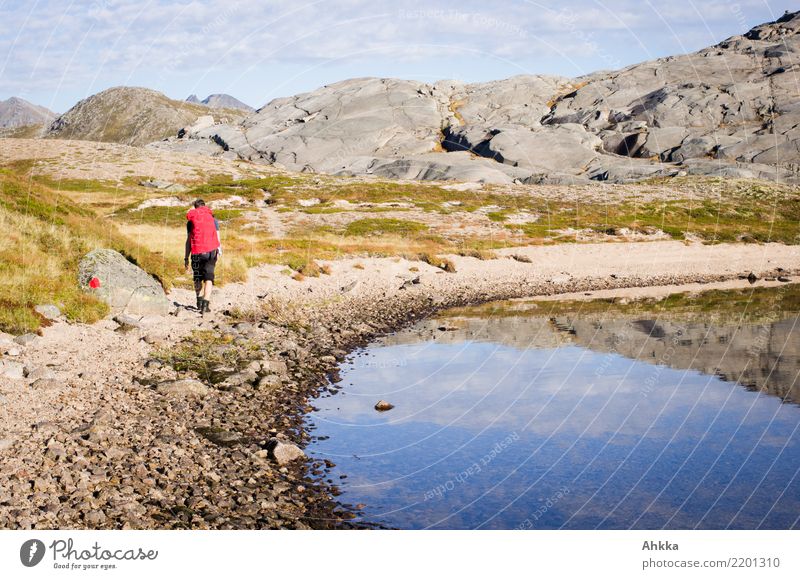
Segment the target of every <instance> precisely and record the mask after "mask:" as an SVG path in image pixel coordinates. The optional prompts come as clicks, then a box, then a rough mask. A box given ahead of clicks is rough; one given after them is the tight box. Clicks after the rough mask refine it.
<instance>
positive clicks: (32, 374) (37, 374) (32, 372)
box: [25, 366, 56, 382]
mask: <svg viewBox="0 0 800 579" xmlns="http://www.w3.org/2000/svg"><path fill="white" fill-rule="evenodd" d="M25 370H26V373H25V377H26V378H27V379H28V380H31V381H34V382H35V381H36V380H40V379H46V380H55V377H56V373H55V372H53V371H52V370H51V369H50V368H48V367H47V366H39V367H37V368H31V369H28V368H26V369H25Z"/></svg>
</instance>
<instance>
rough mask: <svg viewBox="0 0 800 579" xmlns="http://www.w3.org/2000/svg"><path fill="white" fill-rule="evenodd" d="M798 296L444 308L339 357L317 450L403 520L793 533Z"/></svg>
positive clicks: (797, 484)
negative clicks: (383, 407) (388, 406)
mask: <svg viewBox="0 0 800 579" xmlns="http://www.w3.org/2000/svg"><path fill="white" fill-rule="evenodd" d="M781 291H782V292H783V293H778V292H781ZM794 291H796V290H795V289H792V290H791V292H794ZM791 292H789V293H787V292H786V290H759V291H756V292H755V293H753V290H747V291H739V292H716V293H715V294H713V295H711V294H709V296H706V295H703V296H701V297H697V298H695V297H687V296H679V297H675V298H670V299H669V300H661V301H653V302H636V303H634V304H620V302H619V301H616V302H613V303H612V301H607V302H589V303H588V304H587V303H578V302H576V303H572V304H558V303H554V302H538V303H537V302H506V303H501V304H490V305H488V306H483V307H480V308H473V309H462V310H458V311H453V312H448V313H446V314H444V315H443V316H442V317H440V318H438V319H434V320H427V321H424V322H421V323H420V324H418V325H416V326H414V327H413V328H410V329H408V330H404V331H402V332H399V333H397V334H394V335H391V336H388V337H385V338H382V339H380V340H378V341H376V342H375V343H373V344H371V345H370V346H369V347H367V348H365V349H363V350H361V351H358V352H356V353H355V354H354V355H353V356H352V357H351V359H350V360H349V361H347V362H346V363H345V364H343V366H342V372H341V376H342V382H341V383H340V384H339V386H341V391H340V392H338V393H336V394H334V395H330V396H325V397H322V398H319V399H318V400H317V401H316V402H315V404H316V406H317V407H318V410H317V411H315V412H313V413H312V414H310V415H309V416H308V421H309V423H310V426H311V427H312V428H314V431H313V433H314V435H315V437H316V438H315V441H314V442H313V443H312V444H311V445H310V447H309V449H308V451H309V453H310V454H311V455H312V456H313V457H315V458H319V459H328V460H330V461H333V462H334V463H336V467H334V468H333V470H332V472H331V473H330V474H329V475H328V476H330V477H331V478H332V479H333V480H335V481H336V482H337V484H338V483H340V489H341V491H342V495H341V496H339V500H341V501H342V502H344V503H349V504H351V505H355V504H361V505H363V508H362V513H363V518H364V519H365V520H368V521H372V522H377V523H382V524H384V525H386V526H390V527H397V528H413V529H419V528H437V529H476V528H481V529H560V528H564V529H629V528H639V529H641V528H646V529H653V528H657V529H660V528H674V529H693V528H701V529H724V528H737V529H738V528H743V529H757V528H764V529H789V528H797V527H798V526H800V430H799V428H800V408H799V407H798V405H797V402H798V401H800V386H798V384H797V380H798V373H800V317H798V314H797V313H796V311H795V312H793V311H790V310H794V309H796V308H794V307H792V306H793V304H794V303H795V301H794V300H792V299H788V297H787V296H789V297H790V294H791ZM381 399H383V400H386V401H389V402H391V403H392V404H394V406H395V407H394V409H392V410H391V411H388V412H377V411H376V410H375V409H374V405H375V403H376V402H377V401H378V400H381ZM340 477H342V478H340Z"/></svg>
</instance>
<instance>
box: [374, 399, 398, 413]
mask: <svg viewBox="0 0 800 579" xmlns="http://www.w3.org/2000/svg"><path fill="white" fill-rule="evenodd" d="M392 408H394V404H390V403H389V402H386V400H379V401H378V403H377V404H376V405H375V410H377V411H378V412H386V411H387V410H391V409H392Z"/></svg>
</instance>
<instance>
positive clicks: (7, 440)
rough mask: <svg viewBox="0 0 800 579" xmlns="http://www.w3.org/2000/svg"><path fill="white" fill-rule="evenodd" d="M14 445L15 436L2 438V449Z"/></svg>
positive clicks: (0, 444)
mask: <svg viewBox="0 0 800 579" xmlns="http://www.w3.org/2000/svg"><path fill="white" fill-rule="evenodd" d="M13 445H14V439H13V438H0V451H3V450H6V449H7V448H11V447H12V446H13Z"/></svg>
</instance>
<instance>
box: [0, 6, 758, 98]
mask: <svg viewBox="0 0 800 579" xmlns="http://www.w3.org/2000/svg"><path fill="white" fill-rule="evenodd" d="M454 6H457V7H456V8H454ZM698 14H700V15H701V17H700V18H698ZM754 14H755V15H756V16H755V20H754ZM772 16H773V14H771V10H770V8H769V5H765V4H764V3H757V2H756V3H754V2H752V1H750V0H743V1H740V2H738V3H736V4H735V5H731V4H730V3H728V2H726V1H722V0H712V1H711V2H704V3H703V4H702V6H701V7H698V8H697V9H695V7H694V6H693V5H692V4H691V3H682V4H672V5H668V6H657V5H655V4H654V3H642V2H640V1H638V0H637V1H635V2H634V1H633V0H614V1H607V2H600V1H592V0H580V1H578V2H569V3H560V4H557V5H555V8H554V7H553V5H552V4H551V5H550V6H549V7H548V6H545V5H543V4H541V3H538V2H533V1H516V2H512V1H507V2H495V3H491V4H487V3H485V2H477V1H475V0H464V1H462V2H460V3H458V4H453V3H451V2H445V1H443V0H426V1H421V0H413V1H405V2H396V1H388V0H335V1H320V0H318V1H311V2H308V1H306V2H296V1H293V0H269V1H266V2H252V1H249V0H248V1H241V0H233V1H232V0H209V1H204V2H201V1H199V0H194V1H186V0H184V1H168V0H75V1H74V2H71V3H67V2H62V1H59V0H43V1H40V2H37V3H32V4H17V3H15V4H13V5H10V6H9V5H7V6H5V7H0V21H3V22H4V24H5V26H4V28H3V30H2V31H1V32H0V54H6V55H8V58H7V60H6V62H5V65H4V66H2V61H0V66H2V68H0V90H2V92H5V93H8V94H12V93H14V92H19V91H21V90H56V89H57V88H59V87H61V88H62V89H63V88H64V87H86V88H87V90H90V88H89V87H90V86H94V85H98V86H105V85H107V84H108V82H109V81H108V80H107V79H111V78H113V79H115V82H124V81H125V78H126V77H145V78H146V77H147V76H148V75H157V76H160V77H161V78H164V77H165V76H168V75H170V74H173V73H174V72H176V71H181V72H182V73H187V72H194V73H195V74H198V75H202V74H214V73H215V71H216V70H227V69H230V68H231V67H240V68H242V69H245V68H247V67H253V66H267V65H270V64H274V63H281V64H285V63H305V64H306V65H312V64H315V63H316V64H319V63H324V62H326V61H333V60H341V59H344V60H351V61H362V60H365V59H366V60H372V61H375V63H377V64H378V65H380V63H381V62H392V63H396V62H403V61H420V62H425V61H431V62H437V63H440V64H442V65H443V66H444V67H445V68H446V64H445V61H446V60H447V59H451V60H452V59H456V58H474V57H476V56H480V55H483V56H484V57H486V58H499V59H503V60H505V61H510V62H519V63H531V62H533V63H536V62H545V63H546V64H550V62H548V59H549V61H552V60H553V59H564V61H565V62H568V61H569V59H570V58H578V59H581V58H582V59H592V58H593V59H594V61H591V62H592V63H593V64H595V65H599V67H601V68H609V66H608V63H611V62H616V61H617V60H619V61H620V62H621V63H622V64H628V63H630V62H633V61H636V60H643V59H645V58H648V57H651V56H653V55H652V54H648V47H652V46H658V47H663V46H670V47H675V50H674V51H675V52H680V51H681V50H682V48H683V47H682V43H681V37H684V36H685V38H688V39H692V40H694V39H701V38H707V37H708V35H709V32H708V30H707V26H712V27H713V28H714V29H717V28H718V27H720V26H724V27H727V29H728V30H729V34H728V35H732V34H734V33H737V32H743V30H742V28H743V27H745V26H751V25H753V24H755V23H757V22H759V21H763V20H767V19H769V18H771V17H772ZM665 23H667V24H668V25H669V26H665ZM670 28H672V29H673V30H670ZM676 35H677V36H678V38H676V37H675V36H676ZM683 44H685V43H683ZM693 48H699V46H693ZM602 55H610V56H608V57H606V58H600V57H601V56H602ZM612 56H613V59H612ZM595 61H597V62H596V63H595ZM603 61H607V62H603ZM550 67H551V68H552V65H551V66H550ZM373 68H375V67H373ZM378 68H379V66H378ZM563 68H564V72H565V73H566V74H569V73H570V72H572V71H571V70H569V69H570V68H574V67H573V66H572V64H569V63H568V64H565V65H564V66H563ZM532 72H536V71H532ZM434 74H435V72H434Z"/></svg>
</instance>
